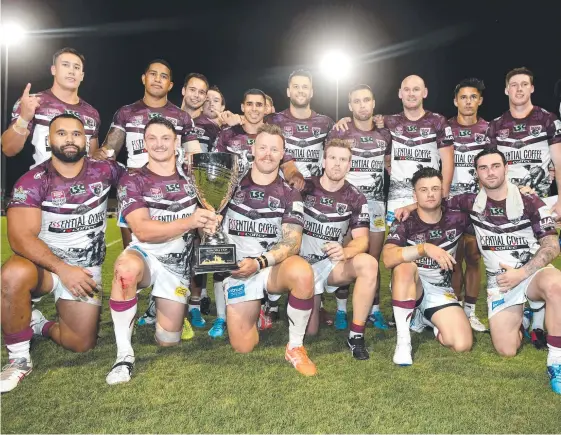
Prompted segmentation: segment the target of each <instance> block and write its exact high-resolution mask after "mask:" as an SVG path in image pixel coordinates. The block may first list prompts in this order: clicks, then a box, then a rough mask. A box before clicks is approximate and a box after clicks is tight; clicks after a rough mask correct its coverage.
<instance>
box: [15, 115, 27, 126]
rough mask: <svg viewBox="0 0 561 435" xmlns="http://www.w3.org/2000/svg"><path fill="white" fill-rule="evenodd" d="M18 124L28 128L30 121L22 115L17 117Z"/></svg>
mask: <svg viewBox="0 0 561 435" xmlns="http://www.w3.org/2000/svg"><path fill="white" fill-rule="evenodd" d="M16 125H17V126H18V127H21V128H27V126H28V125H29V121H26V120H25V119H23V118H22V117H21V116H18V119H16Z"/></svg>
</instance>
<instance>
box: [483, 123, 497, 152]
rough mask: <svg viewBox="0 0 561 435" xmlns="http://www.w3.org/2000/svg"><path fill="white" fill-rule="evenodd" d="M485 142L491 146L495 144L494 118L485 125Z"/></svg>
mask: <svg viewBox="0 0 561 435" xmlns="http://www.w3.org/2000/svg"><path fill="white" fill-rule="evenodd" d="M485 143H487V145H488V146H490V147H493V148H494V147H496V146H497V123H496V121H495V120H493V121H491V122H490V123H489V125H488V126H487V132H486V133H485Z"/></svg>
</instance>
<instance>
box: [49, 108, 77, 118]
mask: <svg viewBox="0 0 561 435" xmlns="http://www.w3.org/2000/svg"><path fill="white" fill-rule="evenodd" d="M64 113H68V114H69V115H72V116H74V117H75V118H78V119H80V114H79V113H78V112H76V111H75V110H70V109H65V111H64ZM55 116H56V115H55Z"/></svg>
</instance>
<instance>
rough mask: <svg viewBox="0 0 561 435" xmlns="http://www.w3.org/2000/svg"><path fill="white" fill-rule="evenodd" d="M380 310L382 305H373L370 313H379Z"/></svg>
mask: <svg viewBox="0 0 561 435" xmlns="http://www.w3.org/2000/svg"><path fill="white" fill-rule="evenodd" d="M378 311H380V305H372V311H370V314H374V313H377V312H378Z"/></svg>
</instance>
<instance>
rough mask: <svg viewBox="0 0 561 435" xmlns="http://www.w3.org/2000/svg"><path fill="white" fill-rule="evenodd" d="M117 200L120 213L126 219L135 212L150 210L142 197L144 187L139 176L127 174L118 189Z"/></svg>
mask: <svg viewBox="0 0 561 435" xmlns="http://www.w3.org/2000/svg"><path fill="white" fill-rule="evenodd" d="M135 175H136V176H135ZM117 200H118V202H119V211H120V213H121V215H122V217H123V218H125V219H126V217H127V216H128V215H129V214H130V213H131V212H133V211H134V210H138V209H139V208H146V209H147V208H148V205H147V204H146V202H145V201H144V198H143V196H142V186H141V183H140V182H139V177H138V175H137V174H135V173H131V172H127V173H126V174H124V175H123V176H122V177H121V180H120V181H119V185H118V187H117Z"/></svg>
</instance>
